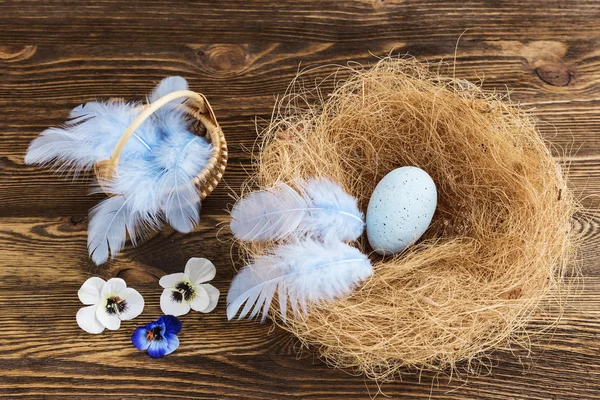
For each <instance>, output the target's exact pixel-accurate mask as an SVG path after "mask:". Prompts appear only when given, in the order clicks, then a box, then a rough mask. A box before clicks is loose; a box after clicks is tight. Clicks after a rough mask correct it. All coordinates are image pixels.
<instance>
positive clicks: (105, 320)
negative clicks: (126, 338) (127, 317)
mask: <svg viewBox="0 0 600 400" xmlns="http://www.w3.org/2000/svg"><path fill="white" fill-rule="evenodd" d="M96 318H98V321H100V323H101V324H102V325H104V326H105V327H106V328H107V329H110V330H111V331H116V330H117V329H119V327H120V326H121V320H120V319H119V315H118V314H116V313H115V314H109V313H108V312H107V311H106V301H104V302H100V304H98V308H97V309H96Z"/></svg>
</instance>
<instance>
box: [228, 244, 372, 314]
mask: <svg viewBox="0 0 600 400" xmlns="http://www.w3.org/2000/svg"><path fill="white" fill-rule="evenodd" d="M372 272H373V270H372V267H371V262H370V260H369V258H368V257H367V256H366V255H365V254H363V253H362V252H361V251H360V250H358V249H357V248H355V247H352V246H349V245H347V244H345V243H342V242H331V243H327V244H325V243H321V242H318V241H314V240H311V239H305V240H302V241H300V242H298V243H287V244H283V245H280V246H278V247H275V248H274V249H272V251H271V253H269V254H266V255H263V256H261V257H258V258H256V259H255V260H254V263H253V264H251V265H248V266H245V267H244V268H242V270H241V271H240V272H239V274H238V275H237V276H236V277H235V278H234V279H233V281H232V283H231V288H230V289H229V292H228V294H227V318H228V319H232V318H233V317H235V315H236V314H237V313H238V312H239V317H238V318H244V317H245V316H248V317H249V318H250V319H252V318H254V317H255V316H257V315H259V314H261V313H262V320H263V321H264V319H265V318H266V315H267V312H268V309H269V307H270V305H271V302H272V300H273V297H274V296H275V294H276V293H277V295H278V297H279V308H280V312H281V315H282V318H283V319H284V320H285V316H286V311H287V303H288V301H289V303H290V306H291V308H292V310H293V311H294V313H296V314H297V313H299V312H303V313H305V314H306V313H307V310H308V308H309V305H311V304H314V303H317V302H321V301H329V300H333V299H335V298H337V297H340V296H343V295H346V294H348V293H349V292H351V291H352V289H353V288H354V287H355V286H356V285H357V284H358V283H359V282H360V281H362V280H364V279H366V278H368V277H369V276H370V275H371V274H372ZM243 304H245V305H244V307H243V309H242V310H241V312H240V308H241V307H242V305H243Z"/></svg>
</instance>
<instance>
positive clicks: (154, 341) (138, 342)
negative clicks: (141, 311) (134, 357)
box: [131, 315, 181, 358]
mask: <svg viewBox="0 0 600 400" xmlns="http://www.w3.org/2000/svg"><path fill="white" fill-rule="evenodd" d="M180 331H181V321H179V319H178V318H177V317H174V316H172V315H163V316H161V317H158V319H157V320H156V321H152V322H150V323H149V324H146V326H140V327H139V328H137V329H136V330H135V331H134V332H133V335H131V341H132V342H133V345H134V346H135V347H137V348H138V349H140V350H144V351H145V350H148V354H150V357H154V358H160V357H162V356H166V355H167V354H171V353H172V352H174V351H175V349H177V347H179V338H177V334H178V333H179V332H180Z"/></svg>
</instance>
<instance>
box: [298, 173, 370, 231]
mask: <svg viewBox="0 0 600 400" xmlns="http://www.w3.org/2000/svg"><path fill="white" fill-rule="evenodd" d="M301 189H302V191H303V194H304V197H306V198H307V201H308V203H309V204H310V210H309V212H308V214H307V215H306V216H305V217H304V218H303V219H302V223H301V225H300V231H303V232H309V233H310V235H311V236H314V237H317V238H320V239H322V240H325V241H330V240H341V241H344V242H345V241H354V240H356V239H358V238H359V237H360V235H362V233H363V231H364V229H365V222H364V215H363V213H362V212H361V211H360V210H359V209H358V200H357V199H356V197H354V196H352V195H350V194H348V193H347V192H346V191H345V190H344V189H342V187H341V186H340V185H338V184H337V183H335V182H333V181H330V180H329V179H324V178H321V179H309V180H308V181H306V182H305V183H304V184H302V185H301Z"/></svg>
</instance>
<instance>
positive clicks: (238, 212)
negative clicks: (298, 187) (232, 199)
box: [230, 183, 308, 241]
mask: <svg viewBox="0 0 600 400" xmlns="http://www.w3.org/2000/svg"><path fill="white" fill-rule="evenodd" d="M307 208H308V204H307V203H306V200H305V199H304V198H303V197H302V196H300V195H299V194H298V192H296V191H295V190H294V189H292V188H291V187H290V186H288V185H287V184H285V183H279V184H278V185H277V186H275V187H273V188H270V189H267V190H264V191H259V192H253V193H250V194H249V195H247V196H246V197H244V198H243V199H242V200H240V201H239V202H237V203H236V205H235V206H234V207H233V209H232V210H231V223H230V226H231V231H232V232H233V234H234V235H235V236H236V237H237V238H238V239H240V240H248V241H251V240H257V241H267V240H274V239H278V238H281V237H284V236H287V235H289V234H291V233H292V232H294V231H295V230H296V229H297V228H298V226H299V225H300V221H301V220H302V218H303V217H304V216H305V214H306V213H307V212H308V211H307Z"/></svg>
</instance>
